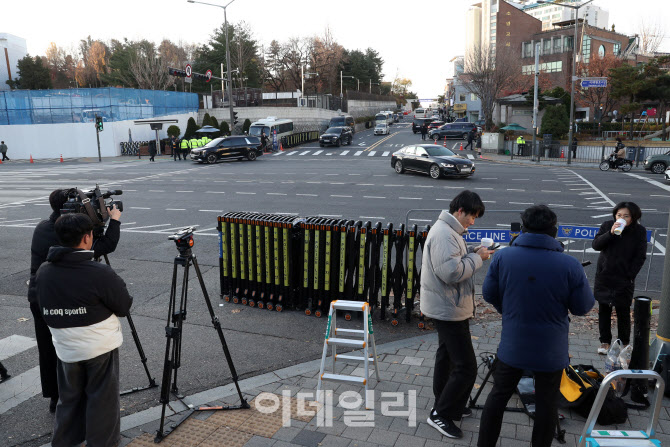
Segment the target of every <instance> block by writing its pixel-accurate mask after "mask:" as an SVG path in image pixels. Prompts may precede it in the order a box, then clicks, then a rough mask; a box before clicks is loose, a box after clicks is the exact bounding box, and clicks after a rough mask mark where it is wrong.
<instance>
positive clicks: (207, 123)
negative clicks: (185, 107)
mask: <svg viewBox="0 0 670 447" xmlns="http://www.w3.org/2000/svg"><path fill="white" fill-rule="evenodd" d="M210 119H211V118H210V116H209V113H206V112H205V116H203V117H202V127H205V126H211V125H212V124H211V121H210Z"/></svg>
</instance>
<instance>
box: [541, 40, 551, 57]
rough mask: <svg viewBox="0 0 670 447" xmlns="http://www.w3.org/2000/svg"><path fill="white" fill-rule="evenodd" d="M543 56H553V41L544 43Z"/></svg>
mask: <svg viewBox="0 0 670 447" xmlns="http://www.w3.org/2000/svg"><path fill="white" fill-rule="evenodd" d="M542 54H551V39H547V40H545V41H544V42H542Z"/></svg>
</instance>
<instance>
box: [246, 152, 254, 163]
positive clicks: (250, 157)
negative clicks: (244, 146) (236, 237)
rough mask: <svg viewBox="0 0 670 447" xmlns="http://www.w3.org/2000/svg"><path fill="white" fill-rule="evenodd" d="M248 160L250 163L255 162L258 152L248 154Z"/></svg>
mask: <svg viewBox="0 0 670 447" xmlns="http://www.w3.org/2000/svg"><path fill="white" fill-rule="evenodd" d="M247 158H248V159H249V161H254V160H255V159H256V151H249V153H248V154H247Z"/></svg>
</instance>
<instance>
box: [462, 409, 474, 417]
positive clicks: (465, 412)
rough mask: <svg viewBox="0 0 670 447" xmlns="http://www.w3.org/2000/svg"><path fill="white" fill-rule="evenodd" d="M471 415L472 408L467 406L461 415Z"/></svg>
mask: <svg viewBox="0 0 670 447" xmlns="http://www.w3.org/2000/svg"><path fill="white" fill-rule="evenodd" d="M470 416H472V410H471V409H469V408H467V407H465V409H464V410H463V414H462V415H461V417H464V418H469V417H470Z"/></svg>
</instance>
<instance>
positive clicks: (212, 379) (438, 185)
mask: <svg viewBox="0 0 670 447" xmlns="http://www.w3.org/2000/svg"><path fill="white" fill-rule="evenodd" d="M391 129H392V132H391V135H389V136H377V137H375V136H373V135H371V132H370V131H365V132H359V133H358V134H356V136H355V139H354V142H353V144H352V145H351V146H345V147H341V148H323V149H322V148H320V147H319V146H318V144H313V143H312V144H307V145H304V146H303V147H300V148H296V149H292V150H288V151H285V152H283V153H281V154H279V155H276V156H275V155H270V154H266V155H264V156H263V157H261V158H260V159H259V160H257V161H256V162H248V161H242V162H225V163H219V164H216V165H197V164H193V163H191V162H188V161H180V162H174V161H172V160H171V159H161V158H159V160H158V162H156V163H149V162H148V161H147V160H146V159H142V160H137V159H125V158H119V159H114V160H108V161H105V162H103V163H82V162H72V163H64V164H60V163H38V164H34V165H31V164H27V163H5V164H3V165H1V166H0V241H1V242H0V246H1V247H2V256H1V259H2V266H3V268H2V273H0V306H2V316H1V317H0V321H1V322H2V323H1V324H0V360H1V361H2V362H3V363H4V364H5V365H6V366H7V367H8V368H9V369H10V370H11V371H12V373H13V374H14V375H15V376H17V377H16V378H15V379H12V380H13V381H14V382H12V381H10V382H7V383H6V384H3V385H0V418H2V420H3V423H2V424H0V444H3V445H17V444H22V445H27V446H31V445H41V444H42V443H44V442H45V441H46V440H47V439H48V435H49V433H50V430H51V416H50V414H49V413H48V410H47V402H46V400H45V399H43V398H41V397H40V396H39V395H38V393H39V385H38V383H37V382H36V381H35V378H36V370H35V367H36V366H37V350H36V348H35V347H34V343H33V342H32V341H31V338H32V337H33V327H32V321H31V320H30V318H31V315H30V312H29V310H28V306H27V301H26V299H25V295H26V289H27V287H26V284H25V282H26V280H27V278H28V270H29V246H30V241H31V236H32V231H33V228H34V226H35V225H36V223H37V222H39V220H41V219H44V218H46V217H47V216H48V215H49V213H50V208H49V206H48V202H47V200H46V199H47V196H48V194H49V192H50V191H52V190H53V189H54V188H58V187H75V186H76V187H80V188H87V187H91V186H93V185H95V184H96V183H99V184H100V185H101V186H102V187H104V188H110V189H114V188H118V189H123V191H124V194H123V196H121V197H119V198H120V199H122V200H123V202H124V206H125V211H124V213H123V217H122V222H123V225H122V240H121V243H120V244H119V248H118V250H117V251H116V253H114V254H113V255H112V256H111V262H112V264H113V266H114V267H115V268H116V269H117V271H119V272H120V274H121V275H122V276H123V277H124V279H125V280H126V282H127V283H128V286H129V288H130V290H131V292H132V294H133V296H134V297H135V304H134V307H133V314H134V319H135V323H136V325H137V327H138V331H139V334H140V337H141V340H142V343H143V346H144V349H145V351H146V353H147V356H148V357H149V368H150V370H151V372H152V375H153V376H155V377H156V378H157V379H158V380H160V373H161V369H162V355H163V350H164V343H165V338H164V335H163V334H164V331H163V328H164V326H165V318H166V317H167V314H166V313H167V309H166V306H167V301H168V296H169V281H170V275H171V270H172V262H173V259H174V256H175V255H176V250H175V248H174V244H173V242H170V241H168V239H167V236H168V235H169V234H171V233H173V232H174V231H175V230H176V229H178V228H180V227H183V226H186V225H198V228H199V230H198V233H197V236H196V247H195V253H196V255H197V256H198V259H199V262H200V264H201V267H202V268H203V274H204V277H205V282H206V284H207V287H208V291H209V293H210V295H211V296H212V299H213V301H214V303H215V306H218V307H217V309H216V310H217V314H218V315H219V316H220V318H221V321H222V324H223V327H224V330H225V334H226V337H227V339H228V342H229V344H230V346H231V350H232V353H233V356H234V359H235V363H236V366H237V369H238V372H239V373H240V375H241V376H242V377H250V376H254V375H257V374H259V373H262V372H265V371H269V370H274V369H277V368H279V367H282V366H288V365H291V364H295V363H299V362H303V361H307V360H312V359H315V358H317V357H319V356H320V353H321V347H322V345H321V343H322V336H323V332H324V329H325V321H324V320H322V319H316V318H308V317H305V316H303V315H301V314H300V313H297V312H284V313H282V314H277V313H271V312H267V311H261V310H258V309H249V308H244V307H241V306H234V305H226V306H221V305H220V304H221V301H220V300H219V296H218V292H219V290H218V272H217V267H216V266H217V256H218V249H217V246H216V241H217V239H216V236H217V233H216V231H215V225H216V216H217V215H218V214H220V213H222V212H224V211H259V212H267V213H272V212H277V213H295V214H299V215H303V216H304V215H323V216H337V217H340V216H342V217H345V218H350V219H355V220H359V219H360V220H364V221H365V220H370V221H373V222H376V221H381V222H382V223H384V224H386V223H387V222H393V223H401V222H404V220H405V216H406V213H407V211H408V210H410V209H443V208H445V207H447V205H448V203H449V201H450V200H451V199H452V198H453V197H454V196H455V195H456V194H457V193H458V192H459V191H461V190H462V189H464V188H469V189H472V190H474V191H476V192H478V193H479V194H480V195H481V196H482V198H483V200H484V201H485V202H486V206H487V211H486V214H485V216H484V217H483V218H481V219H479V220H478V221H477V224H476V226H477V227H479V228H503V227H506V226H508V225H509V223H510V222H511V221H515V220H516V221H518V213H516V212H509V211H510V210H522V209H524V208H525V207H526V206H528V205H530V204H534V203H546V204H548V205H550V206H551V207H552V208H554V209H555V210H556V212H557V213H558V215H559V218H560V220H561V222H562V223H579V224H588V225H596V226H597V225H599V224H600V223H601V222H602V221H603V220H605V219H606V218H607V217H608V216H609V210H611V206H612V204H613V203H615V202H618V201H620V200H633V201H635V202H637V203H638V204H640V205H641V207H642V208H643V210H644V211H643V213H645V215H644V223H645V225H647V226H648V227H658V228H662V230H661V231H659V234H658V243H657V244H656V245H655V246H654V248H653V253H654V255H655V256H653V257H652V256H650V258H653V259H654V261H653V266H652V267H653V268H652V272H651V274H650V287H651V288H652V289H660V266H661V265H662V260H663V256H664V253H665V239H666V230H665V229H666V227H667V216H666V215H662V214H651V213H654V212H664V211H667V210H668V206H669V205H670V200H669V199H670V188H669V187H668V186H667V185H666V184H665V183H664V181H663V180H662V178H661V177H660V176H652V175H650V174H648V173H645V172H643V171H634V172H631V173H630V174H623V173H613V172H607V173H602V172H600V171H598V170H594V169H579V168H574V169H566V168H557V167H543V166H519V165H515V164H507V163H493V162H487V161H481V162H480V161H477V162H476V163H477V171H476V175H475V176H473V177H472V178H469V179H441V180H433V179H431V178H430V177H428V176H424V175H418V174H404V175H398V174H396V173H395V172H394V171H393V170H392V168H391V166H390V154H391V153H392V152H393V151H395V150H397V149H399V148H400V147H402V146H404V145H406V144H411V143H419V142H420V136H418V135H413V134H412V133H411V129H410V128H409V125H408V124H398V125H394V126H392V128H391ZM447 145H448V146H450V147H454V146H455V147H456V150H458V147H459V145H460V141H455V140H451V141H448V142H447ZM458 152H460V151H458ZM463 154H466V156H467V154H468V153H466V152H463ZM469 154H470V155H472V153H469ZM436 215H437V212H435V211H431V212H423V213H416V214H413V215H411V216H410V219H411V221H410V223H411V224H414V223H416V224H417V225H419V226H424V225H426V224H429V223H431V222H433V221H434V220H435V218H436ZM568 249H570V250H572V251H571V253H572V254H574V255H575V256H578V257H582V256H585V257H586V258H588V259H592V260H594V261H595V259H596V257H595V256H596V255H595V254H593V253H588V252H587V253H586V254H584V255H582V242H579V241H569V242H568ZM651 252H652V250H651V249H650V254H651ZM648 263H649V261H648ZM590 270H591V271H589V269H587V272H588V273H589V274H590V275H592V270H594V269H593V268H591V269H590ZM482 279H483V274H478V282H481V280H482ZM190 291H191V296H192V297H193V298H192V299H191V300H189V315H188V320H187V325H186V332H185V339H184V348H185V349H184V364H183V367H182V371H181V372H180V377H181V379H180V384H181V389H182V390H183V391H184V392H185V393H188V394H192V393H194V392H198V391H200V390H204V389H209V388H212V387H214V386H218V385H221V384H225V383H228V382H229V380H230V379H229V377H230V374H229V371H228V369H227V367H226V366H225V364H224V362H223V361H222V359H221V355H220V352H221V349H220V347H219V346H218V345H217V340H216V335H215V334H214V331H213V330H212V329H211V328H210V325H209V318H208V317H207V315H206V309H205V306H204V303H203V300H202V298H201V294H200V293H199V290H198V287H197V284H196V283H194V284H193V286H192V287H191V288H190ZM376 329H377V330H376V331H375V332H376V335H377V337H378V342H380V343H381V342H384V341H391V340H394V339H399V338H406V337H409V336H413V335H418V334H419V332H418V330H417V329H416V328H415V326H414V325H406V324H404V325H403V324H401V325H400V326H399V327H396V328H394V327H391V326H390V325H388V324H386V323H380V324H377V327H376ZM125 330H126V331H125V336H126V338H125V340H126V342H125V344H124V346H123V347H122V352H121V354H122V362H121V363H122V371H121V381H122V388H129V387H134V386H141V385H144V384H145V383H146V382H147V378H146V377H145V375H144V372H143V370H142V368H141V365H140V362H139V358H138V355H137V351H136V349H135V346H134V344H133V343H132V339H131V337H130V334H129V333H128V331H127V328H125ZM18 379H20V380H18ZM10 385H11V386H10ZM157 399H158V391H156V390H152V391H144V392H141V393H138V394H135V395H132V396H129V397H124V398H123V399H122V404H123V414H124V415H126V414H131V413H134V412H137V411H140V410H142V409H144V408H147V407H150V406H153V405H155V404H156V402H157ZM3 405H4V407H3ZM28 420H30V424H26V421H28ZM31 440H33V441H31Z"/></svg>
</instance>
